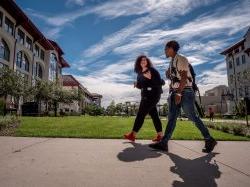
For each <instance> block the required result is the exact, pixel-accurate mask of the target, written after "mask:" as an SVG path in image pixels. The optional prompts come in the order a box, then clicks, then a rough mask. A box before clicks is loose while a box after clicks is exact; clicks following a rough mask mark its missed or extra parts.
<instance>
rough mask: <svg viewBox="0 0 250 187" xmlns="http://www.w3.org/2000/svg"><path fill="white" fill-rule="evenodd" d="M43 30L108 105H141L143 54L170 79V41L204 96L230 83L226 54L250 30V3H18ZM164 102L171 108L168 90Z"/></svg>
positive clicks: (246, 0) (28, 0)
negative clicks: (138, 68)
mask: <svg viewBox="0 0 250 187" xmlns="http://www.w3.org/2000/svg"><path fill="white" fill-rule="evenodd" d="M16 3H17V4H18V5H19V6H20V7H21V8H22V10H23V11H24V12H25V13H26V14H27V15H28V16H29V18H30V19H31V20H32V21H33V22H34V23H35V25H36V26H37V27H38V28H39V29H40V30H41V31H42V33H43V34H44V35H45V36H46V37H47V38H49V39H52V40H55V41H56V42H57V43H58V44H59V45H60V46H61V48H62V49H63V51H64V53H65V55H64V57H65V59H66V60H67V61H68V62H69V63H70V66H71V67H70V68H65V69H63V74H72V75H73V76H74V77H75V78H76V79H77V80H78V81H79V82H80V83H82V85H83V86H84V87H86V88H88V90H89V91H90V92H96V93H99V94H102V95H103V100H102V105H103V106H104V107H106V106H107V105H109V104H110V102H111V101H112V100H114V101H115V103H119V102H125V101H131V102H138V101H140V90H138V89H136V88H134V87H133V82H134V81H135V79H136V74H135V73H134V71H133V68H134V62H135V59H136V57H137V56H139V55H141V54H144V55H147V56H148V57H149V58H150V59H151V61H152V62H153V65H154V67H155V68H156V69H157V70H158V71H159V72H160V74H161V76H162V78H164V79H165V76H164V74H165V73H164V72H165V70H166V69H167V68H168V65H169V61H170V59H166V58H165V55H164V47H165V44H166V42H167V41H169V40H177V41H178V42H179V43H180V45H181V49H180V53H181V54H183V55H185V56H186V57H187V58H188V60H189V62H190V63H191V64H192V65H193V66H194V69H195V72H196V74H197V76H196V79H197V83H198V86H199V88H200V91H201V93H204V92H205V91H206V90H208V89H211V88H213V87H215V86H218V85H227V72H226V63H225V61H224V56H222V55H220V52H221V51H223V49H225V48H227V47H228V46H230V45H232V44H233V43H235V42H237V41H239V40H240V39H241V38H242V37H243V35H244V34H245V33H246V31H247V30H248V27H249V26H250V11H249V10H250V0H238V1H233V0H53V1H51V0H36V1H34V0H16ZM163 89H164V93H163V95H162V99H161V101H160V102H161V103H166V101H167V99H166V98H167V95H168V84H166V85H165V86H164V87H163Z"/></svg>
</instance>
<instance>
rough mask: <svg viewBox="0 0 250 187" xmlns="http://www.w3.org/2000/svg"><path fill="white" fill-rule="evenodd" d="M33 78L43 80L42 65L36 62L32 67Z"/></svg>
mask: <svg viewBox="0 0 250 187" xmlns="http://www.w3.org/2000/svg"><path fill="white" fill-rule="evenodd" d="M33 76H34V77H38V78H40V79H42V78H43V69H42V65H41V64H40V63H38V62H37V63H35V64H34V65H33Z"/></svg>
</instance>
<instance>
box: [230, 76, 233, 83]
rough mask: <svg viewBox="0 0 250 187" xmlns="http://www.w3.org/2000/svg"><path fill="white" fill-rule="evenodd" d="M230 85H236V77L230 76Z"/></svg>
mask: <svg viewBox="0 0 250 187" xmlns="http://www.w3.org/2000/svg"><path fill="white" fill-rule="evenodd" d="M230 83H231V84H233V83H234V76H233V75H230Z"/></svg>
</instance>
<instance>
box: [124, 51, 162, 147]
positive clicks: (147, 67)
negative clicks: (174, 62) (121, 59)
mask: <svg viewBox="0 0 250 187" xmlns="http://www.w3.org/2000/svg"><path fill="white" fill-rule="evenodd" d="M134 71H135V72H136V73H137V82H135V84H134V86H135V87H136V88H138V89H141V102H140V106H139V111H138V113H137V115H136V119H135V122H134V126H133V129H132V131H131V132H130V133H127V134H125V135H124V138H125V139H128V140H130V141H135V138H136V135H137V133H138V132H139V130H140V129H141V127H142V125H143V122H144V119H145V117H146V115H147V114H149V115H150V116H151V118H152V120H153V123H154V127H155V130H156V132H157V136H156V137H155V138H154V139H153V140H152V141H154V142H158V141H160V140H161V138H162V136H163V133H162V124H161V120H160V118H159V115H158V112H157V108H156V105H157V103H158V102H159V100H160V98H161V94H162V92H163V91H162V85H164V84H165V82H164V80H162V79H161V76H160V74H159V72H158V71H157V70H156V69H155V68H153V65H152V63H151V61H150V59H149V58H148V57H147V56H145V55H141V56H139V57H138V58H137V59H136V61H135V68H134Z"/></svg>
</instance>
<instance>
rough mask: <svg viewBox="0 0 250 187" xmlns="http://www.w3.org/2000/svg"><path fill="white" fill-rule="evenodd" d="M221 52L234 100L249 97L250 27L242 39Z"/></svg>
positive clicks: (237, 100)
mask: <svg viewBox="0 0 250 187" xmlns="http://www.w3.org/2000/svg"><path fill="white" fill-rule="evenodd" d="M221 54H222V55H224V56H225V61H226V64H227V78H228V86H229V90H230V93H231V94H232V95H233V97H234V99H235V101H236V102H239V101H240V100H242V98H245V97H247V98H250V28H249V29H248V31H247V33H246V34H245V35H244V37H243V39H241V40H240V41H238V42H237V43H235V44H233V45H232V46H230V47H228V48H227V49H225V50H224V51H223V52H221Z"/></svg>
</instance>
